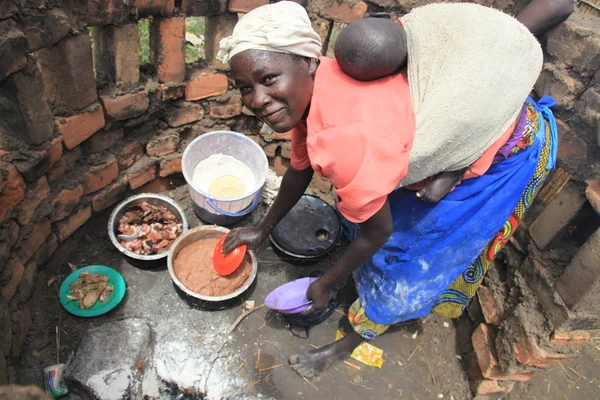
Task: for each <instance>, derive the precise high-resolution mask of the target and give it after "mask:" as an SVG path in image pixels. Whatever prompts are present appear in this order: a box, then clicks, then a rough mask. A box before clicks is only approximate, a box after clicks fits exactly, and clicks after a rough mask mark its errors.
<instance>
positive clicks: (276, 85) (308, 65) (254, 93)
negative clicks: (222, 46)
mask: <svg viewBox="0 0 600 400" xmlns="http://www.w3.org/2000/svg"><path fill="white" fill-rule="evenodd" d="M230 65H231V70H232V72H233V78H234V79H235V85H236V87H237V88H238V89H239V90H240V93H241V94H242V102H243V103H244V105H245V106H246V107H248V108H249V109H250V110H251V111H252V112H253V113H254V114H255V115H256V116H257V117H259V118H260V119H261V120H263V121H264V122H266V123H267V124H268V125H269V126H270V127H271V128H272V129H273V130H274V131H275V132H279V133H284V132H287V131H289V130H291V129H292V128H293V127H295V126H296V125H297V124H298V122H300V120H301V119H302V117H303V116H304V115H305V114H306V112H307V111H308V107H309V105H310V99H311V97H312V93H313V84H314V74H315V71H316V69H317V63H316V62H315V61H314V60H312V61H311V60H310V59H308V58H304V57H297V56H293V55H290V54H284V53H276V52H271V51H263V50H246V51H244V52H241V53H239V54H237V55H235V56H234V57H233V58H232V59H231V61H230Z"/></svg>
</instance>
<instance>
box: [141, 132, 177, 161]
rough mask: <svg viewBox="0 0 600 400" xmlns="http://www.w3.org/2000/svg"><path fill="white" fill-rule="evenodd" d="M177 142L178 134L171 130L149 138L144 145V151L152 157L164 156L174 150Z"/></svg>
mask: <svg viewBox="0 0 600 400" xmlns="http://www.w3.org/2000/svg"><path fill="white" fill-rule="evenodd" d="M178 144H179V134H178V133H177V132H173V131H171V132H168V133H165V134H162V135H160V136H156V137H154V138H153V139H152V140H150V142H148V144H147V145H146V153H148V155H149V156H152V157H161V156H166V155H168V154H171V153H173V152H175V150H177V145H178Z"/></svg>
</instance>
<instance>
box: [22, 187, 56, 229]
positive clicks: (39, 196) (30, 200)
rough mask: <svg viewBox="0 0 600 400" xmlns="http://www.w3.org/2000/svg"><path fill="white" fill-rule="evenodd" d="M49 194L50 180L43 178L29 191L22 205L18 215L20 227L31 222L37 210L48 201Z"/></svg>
mask: <svg viewBox="0 0 600 400" xmlns="http://www.w3.org/2000/svg"><path fill="white" fill-rule="evenodd" d="M49 194H50V187H49V186H48V179H46V177H45V176H43V177H41V178H40V179H39V180H38V181H37V182H36V183H35V184H34V185H32V186H31V187H30V188H29V189H28V190H27V193H26V195H25V200H24V201H23V202H22V203H21V210H20V211H19V214H18V215H17V221H19V225H21V226H23V225H27V224H29V222H31V219H32V218H33V216H34V215H35V212H36V211H37V208H38V207H39V206H40V205H41V204H42V203H43V202H45V201H46V200H47V199H48V195H49Z"/></svg>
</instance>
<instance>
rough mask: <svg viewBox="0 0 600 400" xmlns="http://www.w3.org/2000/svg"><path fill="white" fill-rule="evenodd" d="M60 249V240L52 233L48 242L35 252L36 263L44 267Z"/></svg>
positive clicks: (47, 239)
mask: <svg viewBox="0 0 600 400" xmlns="http://www.w3.org/2000/svg"><path fill="white" fill-rule="evenodd" d="M57 249H58V239H57V238H56V235H55V234H54V233H51V234H50V235H49V236H48V237H47V238H46V241H45V242H44V243H43V244H42V245H41V246H40V248H39V249H38V250H37V251H36V252H35V255H34V257H35V262H36V263H37V265H39V266H42V265H44V264H46V263H47V262H48V261H49V260H50V258H51V257H52V256H53V255H54V253H55V252H56V250H57Z"/></svg>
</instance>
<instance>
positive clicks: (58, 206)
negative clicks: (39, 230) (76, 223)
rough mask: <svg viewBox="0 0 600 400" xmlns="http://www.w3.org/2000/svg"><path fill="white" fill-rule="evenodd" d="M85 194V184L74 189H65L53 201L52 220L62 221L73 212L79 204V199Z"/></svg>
mask: <svg viewBox="0 0 600 400" xmlns="http://www.w3.org/2000/svg"><path fill="white" fill-rule="evenodd" d="M81 196H83V186H81V185H77V186H75V187H74V188H72V189H63V190H61V191H60V193H59V194H58V196H56V198H55V199H54V200H53V201H52V214H51V215H50V220H51V221H52V222H56V221H60V220H61V219H63V218H65V217H67V216H68V215H69V214H71V211H73V210H74V209H75V207H77V206H78V205H79V200H81Z"/></svg>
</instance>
